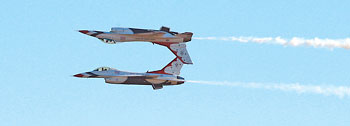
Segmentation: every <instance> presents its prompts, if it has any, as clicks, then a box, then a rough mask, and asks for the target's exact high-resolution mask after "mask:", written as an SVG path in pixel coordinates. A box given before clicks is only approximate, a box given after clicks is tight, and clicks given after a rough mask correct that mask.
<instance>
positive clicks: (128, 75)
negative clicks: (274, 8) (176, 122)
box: [118, 74, 160, 79]
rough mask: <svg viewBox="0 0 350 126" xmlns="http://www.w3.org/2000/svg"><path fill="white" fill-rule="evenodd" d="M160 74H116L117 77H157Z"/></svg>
mask: <svg viewBox="0 0 350 126" xmlns="http://www.w3.org/2000/svg"><path fill="white" fill-rule="evenodd" d="M159 76H160V75H135V74H125V75H118V77H146V78H149V79H153V78H157V77H159Z"/></svg>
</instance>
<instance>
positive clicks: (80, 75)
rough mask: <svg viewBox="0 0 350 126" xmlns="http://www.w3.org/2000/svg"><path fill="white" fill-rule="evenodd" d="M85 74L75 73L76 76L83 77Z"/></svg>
mask: <svg viewBox="0 0 350 126" xmlns="http://www.w3.org/2000/svg"><path fill="white" fill-rule="evenodd" d="M83 76H84V75H82V74H76V75H74V77H83Z"/></svg>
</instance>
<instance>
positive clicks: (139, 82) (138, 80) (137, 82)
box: [105, 77, 182, 85]
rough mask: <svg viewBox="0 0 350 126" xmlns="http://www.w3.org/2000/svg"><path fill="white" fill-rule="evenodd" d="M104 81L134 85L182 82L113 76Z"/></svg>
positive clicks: (175, 83)
mask: <svg viewBox="0 0 350 126" xmlns="http://www.w3.org/2000/svg"><path fill="white" fill-rule="evenodd" d="M105 80H106V81H105V82H106V83H110V84H134V85H152V84H162V85H177V84H182V83H178V82H177V81H168V80H160V79H149V78H147V77H113V78H105Z"/></svg>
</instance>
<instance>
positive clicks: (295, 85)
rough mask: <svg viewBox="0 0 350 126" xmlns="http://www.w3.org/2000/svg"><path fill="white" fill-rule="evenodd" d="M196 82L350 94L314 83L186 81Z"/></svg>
mask: <svg viewBox="0 0 350 126" xmlns="http://www.w3.org/2000/svg"><path fill="white" fill-rule="evenodd" d="M186 82H189V83H196V84H208V85H224V86H235V87H244V88H261V89H268V90H282V91H295V92H297V93H314V94H322V95H326V96H328V95H335V96H338V97H339V98H343V97H344V96H350V87H347V86H316V85H301V84H299V83H291V84H285V83H254V82H251V83H243V82H227V81H221V82H220V81H195V80H189V81H186Z"/></svg>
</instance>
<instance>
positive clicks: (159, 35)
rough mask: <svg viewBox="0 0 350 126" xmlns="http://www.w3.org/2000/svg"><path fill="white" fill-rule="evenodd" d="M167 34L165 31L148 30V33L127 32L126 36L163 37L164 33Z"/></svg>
mask: <svg viewBox="0 0 350 126" xmlns="http://www.w3.org/2000/svg"><path fill="white" fill-rule="evenodd" d="M164 34H166V33H165V32H159V31H154V32H146V33H137V34H125V36H140V37H146V36H147V37H163V35H164Z"/></svg>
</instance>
